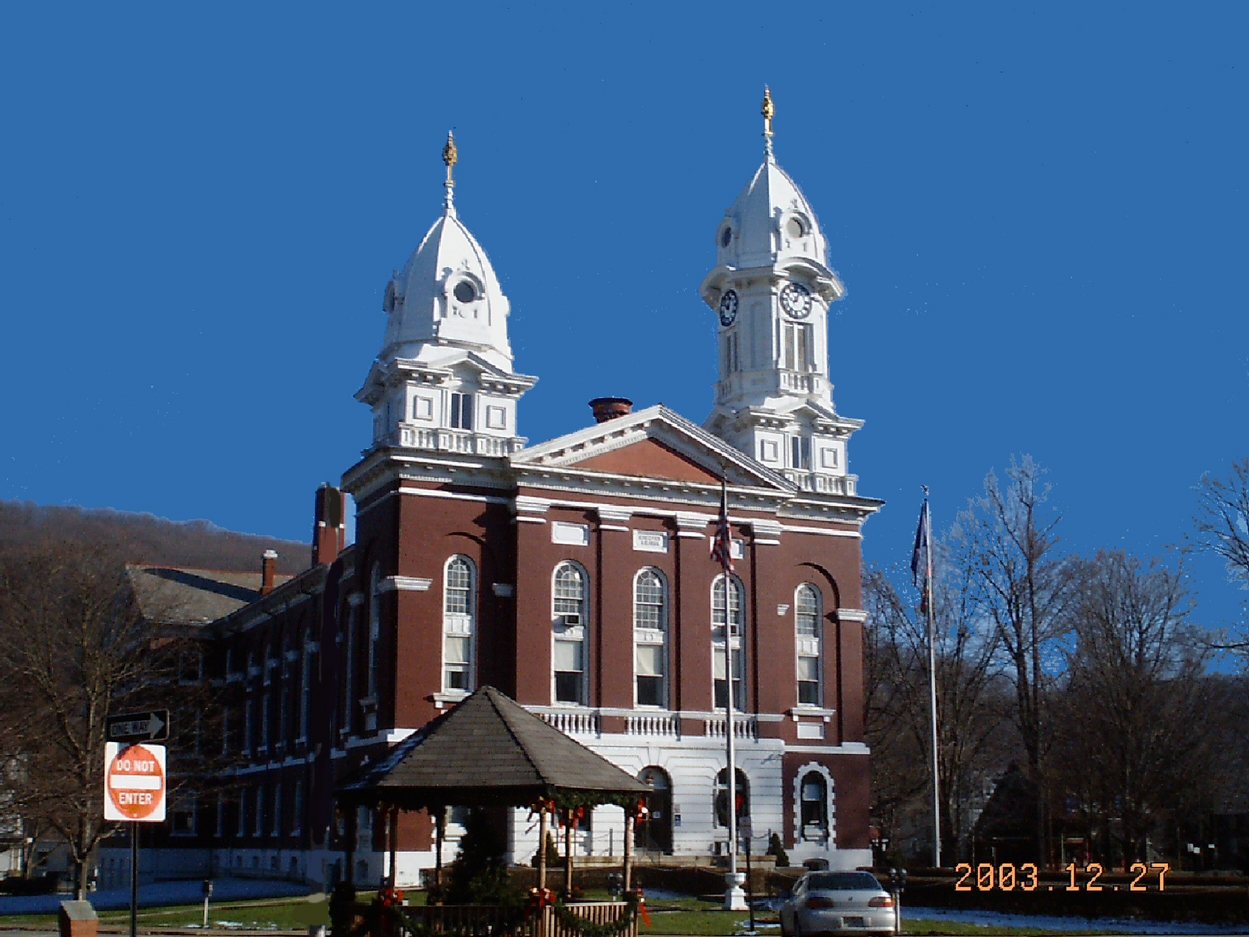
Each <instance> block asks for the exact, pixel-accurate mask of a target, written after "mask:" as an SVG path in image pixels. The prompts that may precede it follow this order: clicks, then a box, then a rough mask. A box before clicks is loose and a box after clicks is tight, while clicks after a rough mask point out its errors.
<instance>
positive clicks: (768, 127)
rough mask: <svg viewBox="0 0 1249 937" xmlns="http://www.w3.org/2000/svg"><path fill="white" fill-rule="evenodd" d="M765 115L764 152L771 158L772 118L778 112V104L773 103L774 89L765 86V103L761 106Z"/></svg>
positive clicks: (760, 110)
mask: <svg viewBox="0 0 1249 937" xmlns="http://www.w3.org/2000/svg"><path fill="white" fill-rule="evenodd" d="M759 113H760V114H762V115H763V153H764V156H766V157H767V158H768V159H769V160H771V159H772V158H773V156H772V118H773V116H775V114H776V105H775V104H773V103H772V89H771V88H769V87H768V86H767V85H764V86H763V104H762V106H761V107H760V108H759Z"/></svg>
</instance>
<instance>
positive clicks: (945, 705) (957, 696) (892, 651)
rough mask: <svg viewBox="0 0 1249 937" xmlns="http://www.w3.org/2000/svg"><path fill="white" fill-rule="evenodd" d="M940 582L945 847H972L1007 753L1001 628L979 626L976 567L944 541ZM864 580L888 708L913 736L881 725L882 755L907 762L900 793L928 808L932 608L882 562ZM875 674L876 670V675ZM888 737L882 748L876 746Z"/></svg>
mask: <svg viewBox="0 0 1249 937" xmlns="http://www.w3.org/2000/svg"><path fill="white" fill-rule="evenodd" d="M935 566H936V573H935V581H934V584H933V619H934V623H935V631H936V659H937V727H938V739H937V772H938V775H939V779H940V787H941V801H942V804H941V813H942V840H943V843H944V846H945V848H944V853H945V854H946V855H951V856H952V855H955V854H958V855H966V854H967V845H968V844H967V835H968V834H969V832H970V829H971V823H972V820H973V819H974V816H973V815H974V813H975V811H976V810H977V809H978V799H979V796H980V793H981V791H982V790H983V787H984V784H985V782H986V781H987V779H988V778H989V777H990V776H991V775H992V773H993V772H994V770H995V769H996V767H997V766H998V765H999V764H1000V763H1001V761H1002V760H1003V758H1004V755H1003V752H1002V751H1001V748H1002V745H1001V742H1002V732H1001V731H1000V730H1001V728H1002V726H1003V722H1004V720H1005V715H1004V714H1005V712H1006V709H1005V708H1004V707H1003V706H1002V702H1003V699H1002V693H1001V690H1002V689H1003V688H1002V687H1001V686H999V685H998V677H997V675H996V671H997V668H996V666H995V655H996V648H997V643H998V637H997V634H996V632H995V631H994V630H993V629H984V628H981V627H979V625H978V622H977V621H976V620H975V617H974V616H975V608H974V604H973V601H972V593H971V590H970V586H971V576H972V571H970V570H968V569H966V568H964V567H959V566H956V565H952V564H951V563H950V562H949V561H948V556H947V552H946V551H945V550H943V549H940V548H939V547H938V549H937V562H936V564H935ZM865 589H866V593H867V596H868V608H869V610H870V620H871V621H872V622H873V628H874V629H875V630H876V631H877V634H876V636H875V637H874V638H873V641H872V644H873V645H877V661H878V662H879V663H880V664H882V665H885V666H884V668H883V670H882V674H881V676H884V675H885V674H888V680H889V691H890V693H891V698H890V699H889V700H888V701H885V700H881V708H882V712H881V713H880V715H881V716H886V715H887V718H888V721H889V723H890V725H891V726H892V727H893V729H894V730H895V731H900V732H903V733H905V738H902V739H898V738H893V739H891V738H889V737H888V736H886V735H885V733H884V732H883V731H881V730H879V729H878V730H877V735H878V738H879V741H875V742H874V743H873V759H874V760H873V766H874V771H873V774H874V776H875V777H876V778H877V781H876V783H877V784H879V774H878V771H877V770H876V768H875V765H876V761H875V759H876V758H877V757H879V756H880V755H881V754H884V755H885V763H886V764H890V763H892V762H897V761H901V762H903V763H905V764H906V765H907V766H908V768H909V771H908V772H907V774H906V775H905V778H906V782H905V785H904V786H903V787H901V789H899V790H898V791H896V792H895V795H894V796H896V797H898V798H904V797H905V798H909V799H911V800H912V801H913V802H915V804H916V809H917V812H918V809H919V807H920V804H919V802H921V801H923V802H924V804H923V806H924V808H925V809H924V810H923V812H925V813H926V812H928V811H927V809H926V807H927V801H926V800H925V797H924V795H925V793H926V792H927V791H928V790H929V787H928V785H929V784H931V778H930V777H929V775H930V773H931V772H930V771H929V770H928V769H927V765H928V758H927V757H926V752H927V751H928V749H929V747H930V744H931V742H930V736H931V729H930V726H929V721H930V711H929V690H928V634H927V631H928V623H927V616H926V615H921V614H916V613H915V610H914V608H913V607H912V606H910V605H908V603H907V602H905V601H904V600H903V599H902V598H901V596H900V595H899V593H898V592H897V590H896V589H895V588H894V586H893V584H892V583H891V582H889V580H888V579H887V577H885V576H884V575H883V574H882V573H881V572H880V571H879V570H870V571H869V572H868V575H867V578H866V582H865ZM873 677H874V678H875V675H873ZM881 743H884V745H883V747H884V752H882V751H881V749H880V748H878V747H877V746H878V745H880V744H881Z"/></svg>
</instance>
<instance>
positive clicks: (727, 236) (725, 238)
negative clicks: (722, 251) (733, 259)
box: [720, 225, 733, 247]
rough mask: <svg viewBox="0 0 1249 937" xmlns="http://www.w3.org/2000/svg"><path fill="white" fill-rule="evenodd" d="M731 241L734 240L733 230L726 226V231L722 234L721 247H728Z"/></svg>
mask: <svg viewBox="0 0 1249 937" xmlns="http://www.w3.org/2000/svg"><path fill="white" fill-rule="evenodd" d="M731 240H733V229H732V228H730V227H729V226H728V225H725V226H724V230H723V231H721V232H720V246H721V247H728V246H729V241H731Z"/></svg>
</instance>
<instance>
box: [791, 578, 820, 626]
mask: <svg viewBox="0 0 1249 937" xmlns="http://www.w3.org/2000/svg"><path fill="white" fill-rule="evenodd" d="M794 610H795V615H796V617H797V628H798V633H799V634H801V635H817V634H818V633H819V616H820V594H819V593H818V592H817V591H816V590H815V587H814V586H811V585H809V584H806V583H804V584H802V585H801V586H799V587H798V592H797V594H796V595H795V596H794Z"/></svg>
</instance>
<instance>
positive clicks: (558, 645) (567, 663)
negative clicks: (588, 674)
mask: <svg viewBox="0 0 1249 937" xmlns="http://www.w3.org/2000/svg"><path fill="white" fill-rule="evenodd" d="M553 657H554V661H555V669H556V670H576V671H580V670H581V642H580V641H556V642H555V651H554V654H553Z"/></svg>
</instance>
